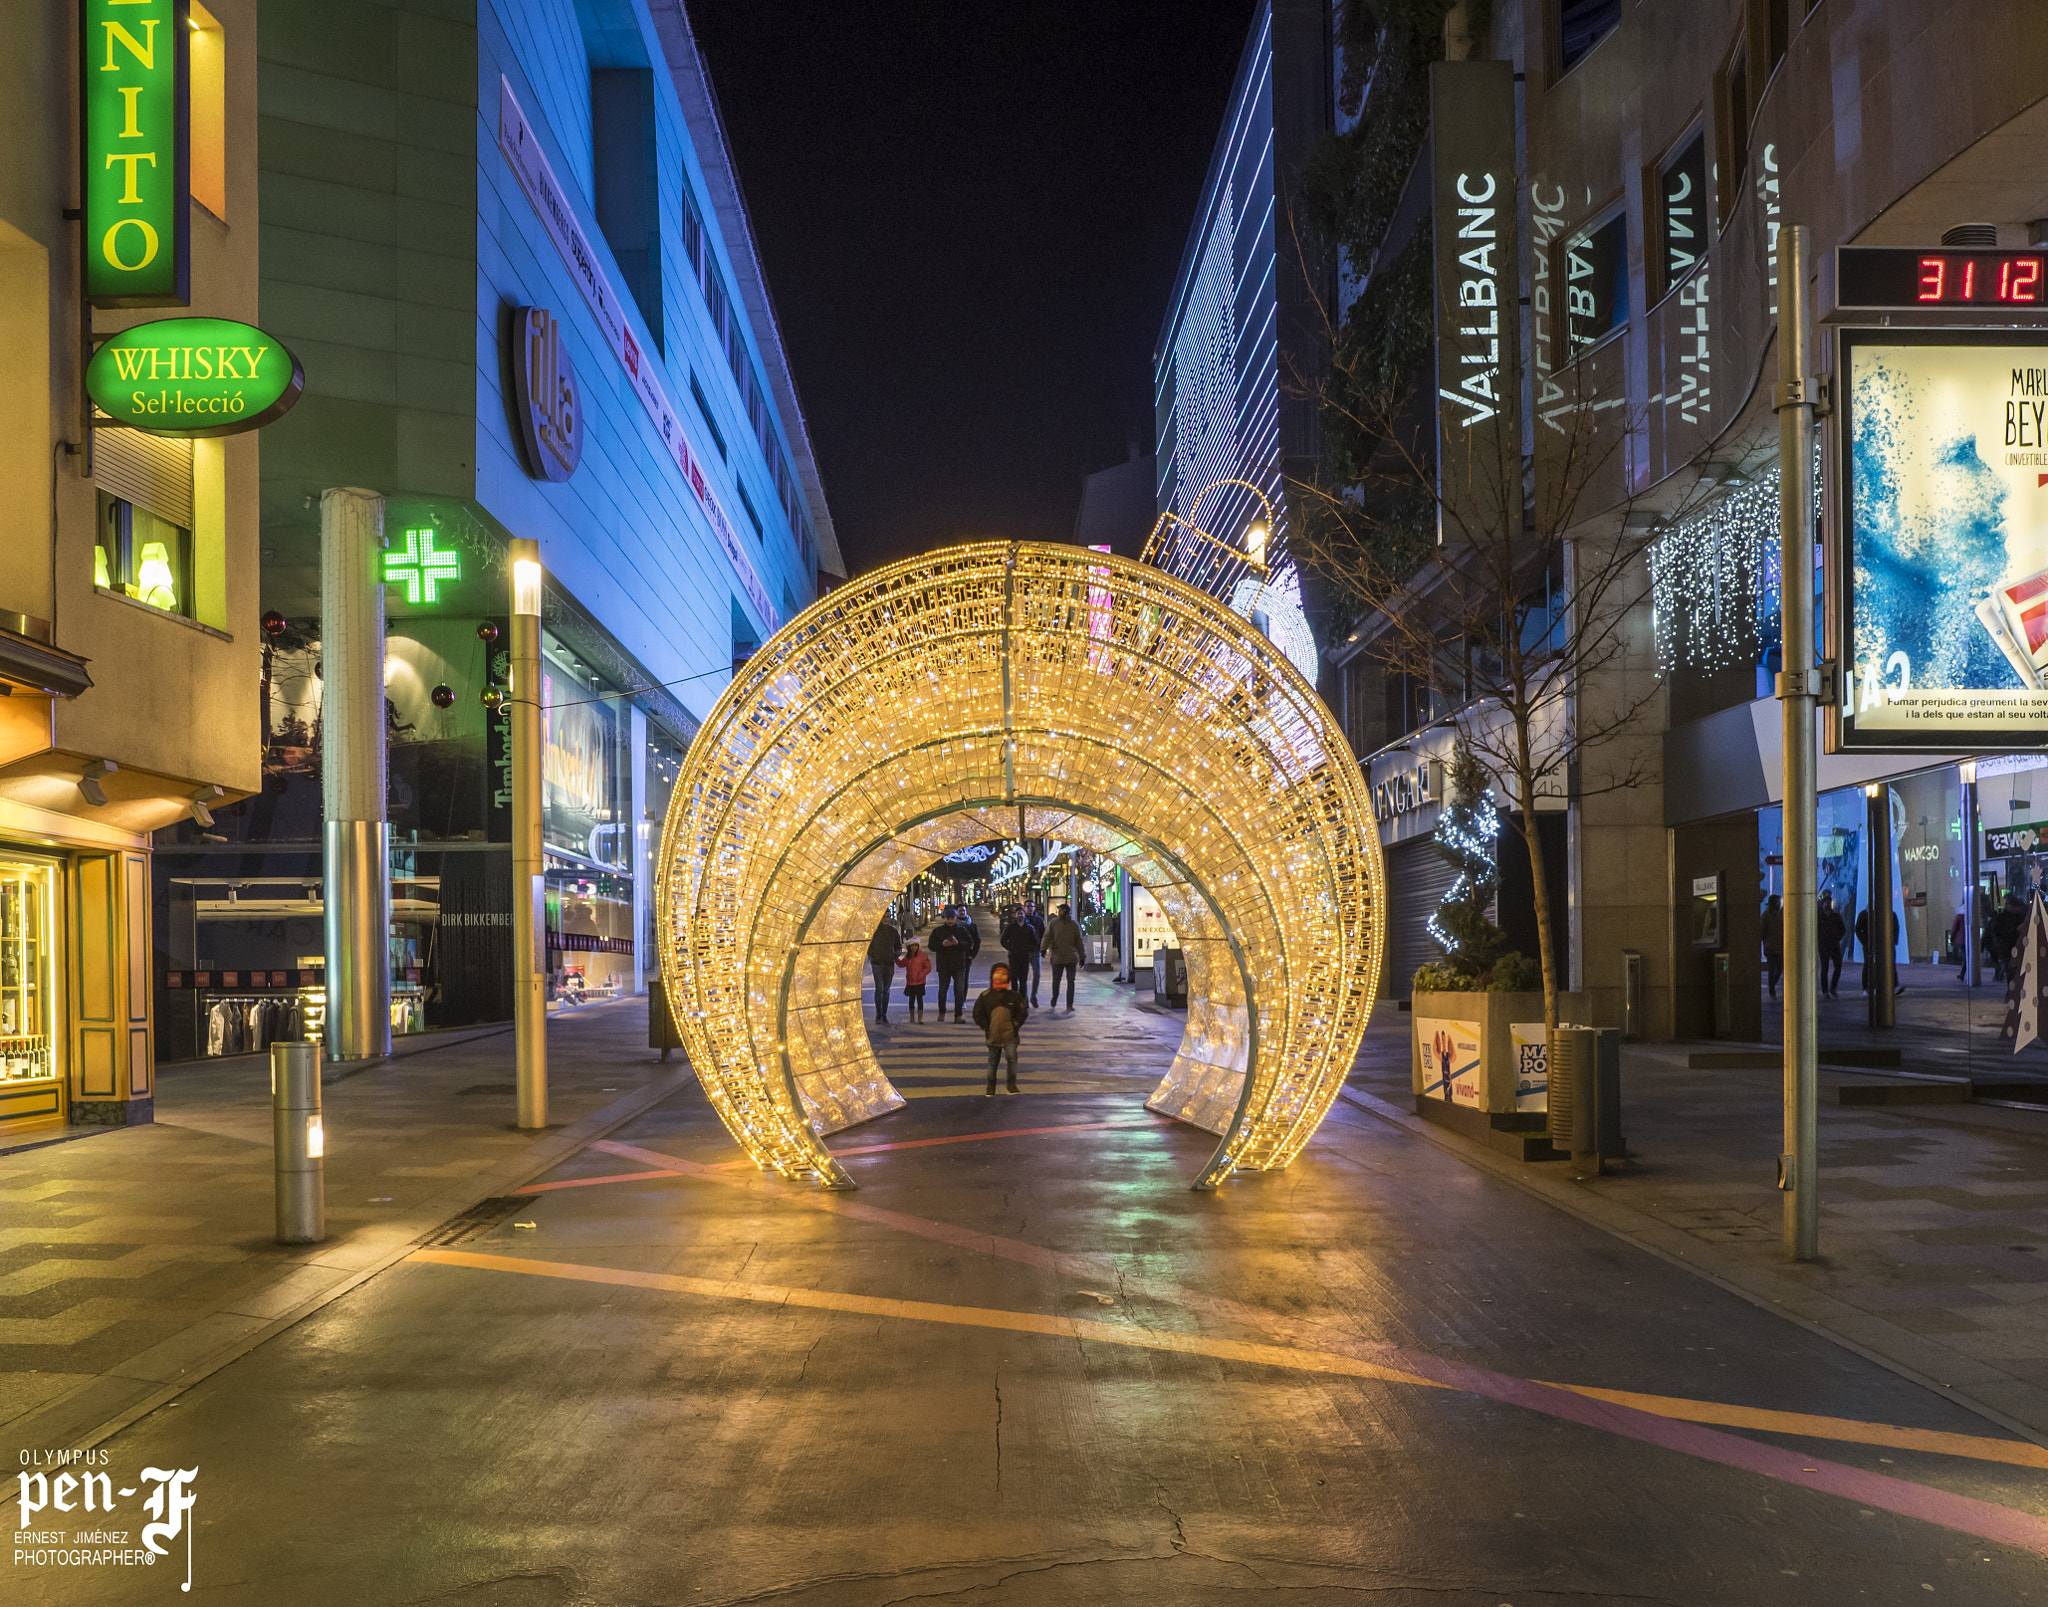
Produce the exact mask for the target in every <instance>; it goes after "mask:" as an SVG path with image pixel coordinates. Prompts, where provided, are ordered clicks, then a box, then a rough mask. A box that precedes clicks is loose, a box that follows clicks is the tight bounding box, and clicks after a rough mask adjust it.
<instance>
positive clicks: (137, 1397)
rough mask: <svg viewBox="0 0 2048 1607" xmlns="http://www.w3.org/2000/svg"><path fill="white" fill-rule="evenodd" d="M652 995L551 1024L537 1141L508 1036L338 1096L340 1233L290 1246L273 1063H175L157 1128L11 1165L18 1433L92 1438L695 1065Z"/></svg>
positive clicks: (6, 1222)
mask: <svg viewBox="0 0 2048 1607" xmlns="http://www.w3.org/2000/svg"><path fill="white" fill-rule="evenodd" d="M646 1045H647V1004H646V1000H645V999H625V1000H620V1001H618V1002H617V1003H614V1004H604V1005H590V1006H586V1007H584V1008H583V1009H582V1010H580V1011H578V1012H576V1013H575V1014H573V1015H567V1016H559V1017H555V1018H551V1019H550V1021H549V1023H548V1048H549V1090H550V1096H551V1098H550V1109H549V1115H550V1117H551V1118H552V1125H551V1126H550V1128H549V1129H548V1131H547V1132H545V1133H544V1134H538V1135H536V1134H528V1133H522V1132H519V1131H518V1130H517V1129H515V1128H514V1127H513V1126H512V1125H511V1123H512V1122H513V1120H514V1095H513V1063H512V1035H511V1032H510V1031H509V1029H501V1030H498V1031H495V1032H485V1033H479V1034H461V1035H451V1037H450V1038H449V1039H448V1040H445V1041H441V1042H430V1043H426V1044H422V1045H418V1046H415V1045H411V1044H408V1045H405V1046H403V1047H404V1049H405V1050H406V1051H408V1052H406V1053H404V1054H402V1055H401V1056H400V1057H398V1058H394V1059H392V1060H390V1061H387V1062H384V1063H382V1064H379V1065H376V1066H373V1067H371V1068H369V1069H367V1070H364V1071H360V1072H357V1073H355V1074H353V1075H349V1076H345V1077H343V1078H342V1079H341V1080H339V1081H335V1082H331V1083H329V1084H328V1085H327V1086H326V1087H325V1088H324V1089H323V1090H322V1104H323V1107H324V1110H323V1113H324V1115H325V1118H326V1120H325V1125H326V1132H327V1157H326V1175H327V1239H326V1241H325V1242H324V1243H321V1244H315V1245H297V1246H286V1245H280V1244H278V1243H276V1242H275V1241H274V1238H273V1231H274V1228H273V1215H272V1211H273V1204H272V1187H273V1184H272V1170H271V1132H270V1080H269V1079H270V1073H269V1057H268V1056H265V1055H242V1056H237V1057H234V1058H232V1059H227V1060H216V1061H204V1062H198V1063H194V1064H190V1065H184V1066H170V1067H165V1068H164V1069H163V1070H162V1072H161V1074H160V1075H159V1078H158V1081H157V1096H156V1122H155V1124H154V1125H153V1126H147V1127H131V1128H109V1129H106V1130H104V1131H102V1132H98V1133H95V1134H93V1135H91V1136H89V1137H84V1138H79V1139H77V1140H75V1141H72V1142H66V1143H56V1144H49V1145H45V1146H42V1147H40V1148H35V1149H28V1150H22V1151H18V1152H16V1153H14V1154H10V1155H0V1423H4V1424H5V1425H6V1426H7V1430H8V1437H9V1438H10V1440H12V1441H13V1442H14V1443H15V1444H16V1445H19V1446H42V1447H47V1448H66V1447H69V1448H83V1447H85V1446H87V1445H90V1444H91V1443H92V1442H93V1440H94V1439H95V1438H97V1437H99V1436H100V1435H101V1434H103V1433H105V1432H108V1431H110V1430H111V1429H112V1428H115V1427H118V1426H119V1425H120V1424H122V1423H125V1422H128V1421H132V1420H133V1419H134V1418H136V1417H139V1416H140V1415H142V1414H143V1413H144V1412H146V1411H149V1410H151V1409H152V1408H153V1407H154V1406H155V1405H157V1404H158V1403H159V1401H160V1399H162V1398H165V1397H168V1396H169V1395H171V1394H174V1393H175V1392H176V1391H177V1390H179V1389H181V1388H183V1387H185V1386H186V1385H188V1384H190V1383H192V1382H194V1381H195V1380H196V1379H197V1378H198V1377H200V1376H203V1375H204V1374H205V1373H207V1372H210V1371H212V1370H213V1369H214V1368H216V1367H219V1366H221V1365H223V1364H224V1363H226V1362H228V1361H231V1360H233V1359H234V1358H235V1357H236V1356H238V1355H241V1354H243V1353H244V1352H245V1351H247V1350H250V1349H252V1348H253V1347H254V1346H256V1345H258V1344H260V1343H262V1341H263V1340H264V1339H265V1338H267V1337H269V1335H270V1334H272V1333H274V1332H277V1331H279V1330H280V1329H282V1328H284V1327H288V1326H289V1325H290V1324H291V1323H293V1322H296V1321H298V1320H299V1319H300V1318H301V1317H303V1316H304V1315H306V1314H307V1312H309V1311H311V1310H314V1309H317V1308H318V1307H319V1306H320V1305H323V1304H325V1303H326V1302H327V1301H329V1300H331V1299H333V1298H334V1297H335V1296H336V1295H338V1294H340V1293H342V1292H343V1291H344V1290H346V1289H348V1288H351V1287H353V1286H354V1285H356V1284H357V1283H360V1282H361V1281H363V1279H365V1278H367V1277H370V1276H372V1275H374V1274H375V1273H376V1272H378V1271H379V1270H381V1269H382V1268H383V1267H384V1266H386V1265H388V1264H389V1263H391V1262H392V1261H394V1260H396V1259H397V1258H398V1257H400V1256H402V1255H404V1254H405V1253H406V1252H407V1251H408V1250H410V1249H411V1248H412V1247H413V1246H414V1245H415V1244H416V1243H417V1242H418V1241H419V1240H420V1239H421V1238H422V1237H423V1236H425V1235H428V1234H430V1233H433V1232H434V1231H435V1230H436V1229H440V1228H442V1227H444V1226H445V1225H446V1224H448V1223H449V1222H450V1221H451V1219H453V1218H455V1217H458V1216H460V1215H461V1214H462V1213H464V1212H465V1211H468V1210H469V1209H470V1208H471V1207H474V1206H476V1205H477V1203H478V1202H479V1201H480V1200H485V1199H491V1198H497V1197H502V1196H505V1195H507V1194H509V1193H510V1191H511V1190H512V1189H514V1188H516V1187H517V1186H518V1185H519V1184H521V1183H523V1182H525V1181H526V1180H527V1179H529V1178H531V1177H533V1176H535V1175H536V1174H538V1173H540V1172H542V1171H544V1170H546V1169H547V1168H549V1167H551V1166H554V1165H557V1164H558V1163H559V1162H560V1161H561V1160H562V1159H564V1158H565V1157H566V1156H567V1155H569V1154H571V1153H573V1152H574V1151H575V1150H577V1149H579V1148H580V1147H582V1146H583V1145H584V1144H587V1143H589V1142H590V1141H591V1140H593V1139H595V1138H598V1137H601V1136H603V1135H604V1134H605V1133H607V1132H609V1131H610V1130H611V1129H612V1128H614V1127H617V1126H619V1125H621V1124H622V1123H624V1122H626V1121H628V1120H630V1119H632V1118H633V1117H634V1116H636V1115H638V1114H639V1113H640V1112H642V1111H644V1110H646V1109H648V1108H649V1107H651V1106H652V1105H654V1104H655V1103H657V1102H658V1101H659V1100H661V1099H662V1098H664V1097H665V1096H666V1095H668V1094H669V1093H671V1092H673V1091H674V1090H675V1089H676V1088H677V1087H679V1086H680V1085H681V1084H682V1083H683V1082H685V1081H686V1080H687V1079H688V1077H689V1072H688V1069H687V1066H686V1064H685V1063H684V1062H683V1061H682V1060H681V1059H680V1058H679V1057H677V1058H672V1059H671V1060H670V1061H669V1063H668V1064H667V1065H662V1064H661V1063H660V1061H659V1058H658V1055H659V1052H658V1051H656V1050H652V1049H649V1048H648V1047H647V1046H646Z"/></svg>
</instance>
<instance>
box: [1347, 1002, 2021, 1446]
mask: <svg viewBox="0 0 2048 1607" xmlns="http://www.w3.org/2000/svg"><path fill="white" fill-rule="evenodd" d="M1410 1019H1411V1018H1410V1017H1409V1016H1408V1015H1407V1014H1405V1013H1397V1012H1394V1011H1392V1010H1390V1009H1389V1010H1383V1011H1382V1012H1381V1013H1378V1014H1376V1015H1375V1017H1374V1021H1373V1026H1372V1028H1371V1030H1370V1031H1369V1032H1368V1033H1367V1035H1366V1043H1365V1047H1364V1050H1363V1051H1362V1053H1361V1055H1360V1057H1359V1064H1358V1067H1357V1069H1356V1070H1355V1071H1354V1072H1353V1074H1352V1077H1351V1080H1350V1083H1349V1085H1348V1087H1347V1089H1346V1091H1345V1094H1344V1097H1345V1098H1346V1099H1347V1100H1348V1101H1350V1102H1351V1103H1352V1104H1354V1105H1358V1106H1360V1107H1362V1108H1365V1109H1370V1110H1372V1111H1373V1112H1374V1113H1375V1114H1378V1115H1380V1116H1382V1117H1384V1118H1385V1119H1386V1120H1388V1121H1391V1122H1393V1123H1395V1124H1396V1125H1399V1126H1401V1127H1403V1128H1405V1129H1406V1130H1408V1131H1409V1132H1411V1133H1413V1134H1415V1135H1416V1136H1418V1137H1420V1138H1423V1139H1426V1140H1427V1141H1429V1142H1431V1143H1434V1144H1436V1145H1438V1146H1439V1147H1441V1148H1443V1149H1446V1150H1449V1151H1451V1152H1452V1153H1454V1154H1456V1155H1458V1156H1459V1157H1461V1158H1462V1159H1464V1160H1465V1161H1466V1162H1468V1163H1469V1164H1471V1165H1474V1166H1479V1167H1483V1168H1486V1169H1488V1170H1491V1171H1494V1172H1496V1173H1497V1174H1499V1175H1501V1176H1504V1177H1508V1178H1511V1179H1513V1180H1514V1181H1516V1182H1518V1183H1520V1184H1521V1185H1522V1186H1524V1187H1526V1188H1528V1189H1529V1190H1530V1191H1531V1192H1532V1193H1534V1194H1536V1195H1537V1196H1539V1197H1540V1198H1543V1199H1545V1200H1548V1201H1550V1202H1551V1203H1553V1204H1556V1205H1559V1206H1561V1207H1563V1208H1564V1209H1566V1210H1569V1211H1572V1212H1574V1213H1575V1214H1577V1215H1579V1216H1581V1217H1584V1218H1586V1219H1587V1220H1589V1221H1592V1222H1595V1223H1597V1224H1598V1225H1600V1226H1601V1227H1604V1228H1605V1229H1607V1230H1608V1231H1609V1232H1611V1233H1614V1234H1616V1235H1617V1236H1618V1237H1621V1238H1624V1239H1628V1240H1630V1241H1632V1242H1634V1243H1636V1244H1639V1245H1641V1246H1643V1247H1644V1248H1646V1249H1648V1250H1650V1251H1652V1252H1653V1253H1655V1254H1657V1255H1660V1256H1662V1257H1664V1258H1665V1259H1666V1260H1670V1261H1676V1262H1679V1263H1682V1264H1683V1265H1685V1266H1687V1267H1689V1268H1691V1269H1693V1270H1694V1271H1696V1272H1698V1273H1700V1274H1701V1275H1702V1276H1705V1277H1708V1278H1710V1279H1712V1280H1714V1281H1715V1282H1717V1283H1720V1284H1722V1285H1723V1286H1724V1287H1727V1288H1729V1289H1732V1290H1734V1291H1735V1292H1737V1293H1739V1294H1742V1295H1744V1296H1746V1297H1747V1298H1749V1299H1752V1300H1755V1301H1757V1302H1758V1303H1759V1304H1762V1305H1765V1306H1768V1307H1772V1308H1774V1309H1778V1310H1782V1311H1784V1312H1785V1313H1787V1314H1788V1315H1791V1316H1793V1317H1796V1318H1798V1319H1801V1320H1802V1321H1804V1322H1808V1323H1811V1324H1813V1325H1814V1327H1815V1328H1816V1329H1817V1330H1818V1331H1820V1332H1822V1333H1825V1334H1828V1335H1829V1336H1831V1337H1833V1338H1834V1339H1836V1340H1838V1341H1840V1342H1842V1343H1844V1344H1846V1345H1848V1346H1849V1347H1850V1348H1851V1349H1854V1350H1856V1351H1858V1352H1859V1353H1861V1354H1863V1355H1865V1356H1869V1357H1871V1358H1873V1359H1875V1360H1878V1361H1881V1362H1884V1363H1885V1364H1887V1365H1889V1366H1891V1367H1893V1368H1895V1369H1897V1370H1899V1371H1901V1372H1904V1373H1906V1374H1907V1375H1909V1376H1911V1377H1914V1378H1917V1379H1919V1380H1921V1381H1923V1382H1928V1383H1932V1384H1934V1385H1936V1386H1938V1387H1940V1388H1942V1389H1944V1390H1947V1391H1948V1392H1949V1393H1950V1394H1951V1395H1952V1396H1953V1397H1954V1398H1956V1399H1958V1400H1960V1401H1962V1402H1963V1403H1964V1404H1966V1405H1971V1406H1973V1407H1974V1408H1975V1409H1977V1410H1979V1411H1981V1412H1982V1413H1983V1414H1984V1415H1986V1416H1987V1417H1989V1418H1991V1419H1992V1420H1993V1421H1995V1422H1998V1423H2001V1424H2003V1425H2004V1426H2006V1427H2008V1428H2011V1429H2013V1430H2014V1431H2016V1432H2019V1433H2023V1434H2026V1435H2027V1436H2028V1437H2029V1438H2032V1439H2035V1440H2038V1441H2041V1442H2042V1443H2048V1111H2041V1112H2034V1111H2026V1110H2018V1109H2009V1108H2001V1107H1995V1106H1985V1105H1961V1104H1959V1105H1913V1106H1892V1107H1864V1106H1857V1107H1848V1108H1845V1107H1843V1106H1842V1105H1840V1104H1839V1103H1838V1093H1837V1090H1838V1089H1840V1088H1841V1087H1842V1086H1843V1085H1845V1084H1851V1085H1854V1084H1863V1085H1867V1084H1870V1083H1874V1082H1879V1081H1882V1079H1880V1078H1877V1077H1875V1076H1873V1075H1871V1074H1868V1073H1862V1072H1854V1071H1836V1070H1831V1069H1825V1068H1824V1069H1823V1070H1822V1072H1821V1077H1820V1083H1821V1093H1820V1098H1821V1107H1820V1159H1821V1168H1822V1176H1821V1230H1820V1233H1821V1251H1822V1255H1823V1259H1822V1260H1821V1261H1820V1262H1818V1263H1814V1264H1811V1265H1804V1266H1799V1265H1794V1264H1793V1263H1791V1262H1789V1261H1787V1260H1785V1259H1784V1253H1783V1250H1782V1248H1781V1239H1780V1224H1781V1222H1782V1213H1783V1206H1782V1196H1781V1195H1780V1194H1779V1193H1778V1190H1777V1187H1776V1178H1777V1157H1778V1154H1779V1152H1780V1150H1781V1149H1782V1148H1783V1144H1782V1121H1783V1115H1782V1102H1781V1078H1780V1074H1779V1073H1778V1071H1777V1070H1775V1069H1761V1070H1738V1071H1723V1070H1713V1071H1705V1070H1693V1069H1690V1068H1688V1066H1687V1064H1686V1060H1687V1056H1688V1055H1689V1054H1690V1053H1691V1052H1693V1051H1694V1050H1695V1049H1702V1048H1704V1049H1720V1048H1723V1047H1727V1046H1723V1045H1720V1044H1709V1045H1689V1044H1672V1045H1630V1046H1628V1047H1627V1048H1626V1049H1625V1050H1624V1052H1623V1059H1622V1130H1623V1133H1624V1135H1625V1137H1626V1139H1627V1143H1628V1149H1629V1157H1630V1158H1629V1159H1628V1161H1626V1162H1624V1163H1621V1165H1620V1166H1619V1167H1616V1168H1614V1169H1613V1170H1612V1171H1611V1172H1610V1175H1609V1176H1606V1177H1603V1178H1601V1179H1599V1180H1597V1181H1591V1180H1589V1181H1587V1182H1584V1183H1574V1182H1572V1181H1571V1180H1570V1179H1569V1177H1568V1176H1567V1175H1566V1169H1567V1166H1568V1164H1569V1163H1567V1162H1564V1161H1555V1162H1549V1163H1525V1162H1520V1161H1515V1160H1512V1159H1510V1158H1508V1157H1507V1156H1505V1155H1502V1154H1499V1153H1497V1152H1495V1151H1492V1150H1489V1149H1486V1148H1485V1147H1483V1146H1482V1145H1480V1144H1478V1143H1475V1142H1472V1141H1470V1140H1467V1139H1465V1138H1462V1137H1459V1136H1457V1135H1455V1134H1453V1133H1450V1132H1449V1131H1447V1130H1446V1129H1444V1128H1442V1127H1439V1126H1437V1125H1436V1124H1435V1123H1431V1122H1425V1121H1422V1120H1421V1119H1419V1118H1418V1117H1416V1116H1415V1115H1414V1114H1413V1111H1414V1099H1413V1095H1412V1093H1411V1092H1410V1085H1409V1071H1408V1033H1409V1023H1410ZM1823 1037H1824V1040H1825V1041H1829V1042H1832V1041H1833V1040H1832V1039H1829V1038H1828V1036H1827V1034H1826V1033H1825V1032H1824V1034H1823ZM1944 1069H1947V1068H1944Z"/></svg>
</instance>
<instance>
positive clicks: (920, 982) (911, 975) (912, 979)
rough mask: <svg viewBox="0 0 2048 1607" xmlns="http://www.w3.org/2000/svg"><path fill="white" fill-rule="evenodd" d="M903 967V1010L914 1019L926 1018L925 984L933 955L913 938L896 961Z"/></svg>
mask: <svg viewBox="0 0 2048 1607" xmlns="http://www.w3.org/2000/svg"><path fill="white" fill-rule="evenodd" d="M896 963H897V964H898V965H899V966H901V967H902V968H903V1012H904V1014H905V1015H906V1016H908V1017H909V1018H910V1019H911V1020H912V1021H922V1020H924V984H925V979H926V978H927V977H929V976H930V975H931V974H932V957H931V956H930V955H929V954H927V953H925V951H924V950H923V949H921V948H919V947H918V946H917V939H916V938H912V939H911V940H910V941H909V942H908V943H907V944H905V945H904V948H903V958H902V959H900V960H898V961H897V962H896Z"/></svg>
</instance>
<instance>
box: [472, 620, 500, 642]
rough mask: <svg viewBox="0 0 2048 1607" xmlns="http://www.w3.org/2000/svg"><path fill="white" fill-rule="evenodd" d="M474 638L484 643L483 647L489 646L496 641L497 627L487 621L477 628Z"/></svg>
mask: <svg viewBox="0 0 2048 1607" xmlns="http://www.w3.org/2000/svg"><path fill="white" fill-rule="evenodd" d="M476 638H477V640H478V641H480V642H482V643H484V645H485V646H489V645H490V644H491V643H492V642H495V641H496V640H497V639H498V627H497V626H496V625H493V624H492V623H491V622H490V621H489V620H485V621H484V622H483V623H482V624H481V625H479V626H477V628H476Z"/></svg>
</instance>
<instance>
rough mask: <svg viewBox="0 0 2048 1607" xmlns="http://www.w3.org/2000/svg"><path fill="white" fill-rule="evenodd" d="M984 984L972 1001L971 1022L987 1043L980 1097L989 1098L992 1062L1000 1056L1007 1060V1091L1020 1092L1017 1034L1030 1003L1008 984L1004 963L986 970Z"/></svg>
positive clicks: (993, 1088) (993, 1080)
mask: <svg viewBox="0 0 2048 1607" xmlns="http://www.w3.org/2000/svg"><path fill="white" fill-rule="evenodd" d="M988 984H989V985H988V991H987V992H986V993H984V994H983V995H982V996H981V997H980V998H978V999H976V1000H975V1001H974V1024H975V1025H976V1026H977V1027H979V1028H981V1035H982V1038H983V1040H984V1041H985V1042H986V1043H987V1044H988V1089H987V1091H986V1092H985V1093H984V1094H983V1095H982V1097H983V1098H984V1099H993V1098H995V1096H996V1066H997V1064H998V1063H1000V1062H1001V1061H1004V1060H1008V1061H1009V1064H1010V1092H1011V1093H1013V1094H1015V1093H1020V1092H1022V1090H1021V1089H1019V1088H1018V1086H1017V1035H1018V1033H1019V1032H1020V1031H1021V1030H1022V1028H1023V1026H1024V1021H1025V1018H1026V1017H1027V1016H1029V1015H1030V1014H1031V1007H1030V1006H1029V1005H1028V1004H1026V1003H1025V1002H1024V995H1023V994H1021V993H1019V992H1018V991H1017V990H1016V989H1015V988H1013V987H1011V986H1010V968H1009V967H1008V966H1007V965H999V966H997V967H996V968H995V969H994V970H992V971H990V972H989V974H988Z"/></svg>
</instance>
